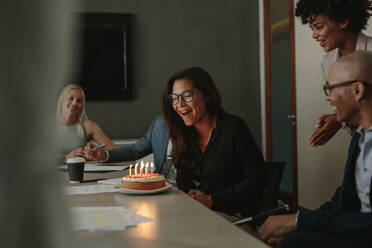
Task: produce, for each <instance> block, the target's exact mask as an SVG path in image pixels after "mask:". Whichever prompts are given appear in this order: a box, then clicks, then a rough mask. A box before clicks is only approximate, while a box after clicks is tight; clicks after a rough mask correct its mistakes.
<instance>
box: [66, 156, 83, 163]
mask: <svg viewBox="0 0 372 248" xmlns="http://www.w3.org/2000/svg"><path fill="white" fill-rule="evenodd" d="M66 163H67V164H75V163H85V159H84V158H81V157H78V158H68V159H67V160H66Z"/></svg>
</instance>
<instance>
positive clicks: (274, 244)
mask: <svg viewBox="0 0 372 248" xmlns="http://www.w3.org/2000/svg"><path fill="white" fill-rule="evenodd" d="M283 239H284V236H282V237H271V238H269V239H268V240H267V241H266V243H267V244H268V245H270V246H271V247H275V248H278V247H279V246H280V243H281V242H282V241H283Z"/></svg>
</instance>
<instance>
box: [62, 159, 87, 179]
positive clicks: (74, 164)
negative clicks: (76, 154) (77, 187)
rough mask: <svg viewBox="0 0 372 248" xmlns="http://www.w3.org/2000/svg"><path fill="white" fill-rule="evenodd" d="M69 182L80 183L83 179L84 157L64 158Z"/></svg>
mask: <svg viewBox="0 0 372 248" xmlns="http://www.w3.org/2000/svg"><path fill="white" fill-rule="evenodd" d="M66 164H67V167H68V175H69V177H70V183H80V182H81V181H83V179H84V166H85V159H84V158H69V159H67V160H66Z"/></svg>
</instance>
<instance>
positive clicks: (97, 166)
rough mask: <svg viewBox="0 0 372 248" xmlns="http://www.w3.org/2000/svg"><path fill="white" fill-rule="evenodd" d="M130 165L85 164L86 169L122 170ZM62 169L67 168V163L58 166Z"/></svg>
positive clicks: (86, 170) (87, 170)
mask: <svg viewBox="0 0 372 248" xmlns="http://www.w3.org/2000/svg"><path fill="white" fill-rule="evenodd" d="M128 167H129V166H128V165H104V164H100V163H97V164H85V166H84V171H85V172H89V171H90V172H91V171H122V170H125V169H126V168H128ZM57 168H58V169H60V170H67V165H66V164H63V165H60V166H58V167H57Z"/></svg>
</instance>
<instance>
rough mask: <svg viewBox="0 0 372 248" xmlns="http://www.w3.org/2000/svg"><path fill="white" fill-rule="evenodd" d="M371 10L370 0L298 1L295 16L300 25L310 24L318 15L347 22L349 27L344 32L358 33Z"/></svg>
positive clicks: (365, 22) (364, 27) (364, 26)
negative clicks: (298, 19) (299, 19)
mask: <svg viewBox="0 0 372 248" xmlns="http://www.w3.org/2000/svg"><path fill="white" fill-rule="evenodd" d="M371 10H372V7H371V0H299V1H298V2H297V4H296V11H295V15H296V16H297V17H301V20H302V24H307V23H308V22H309V20H310V23H311V22H312V21H314V18H315V17H316V16H317V15H319V14H323V15H326V16H328V17H329V18H330V19H331V20H333V21H335V22H338V23H341V22H344V21H347V20H348V21H349V26H348V27H347V28H346V29H345V30H346V31H350V32H352V33H359V32H360V31H362V30H363V29H366V25H367V22H368V18H369V17H370V16H371V14H370V11H371Z"/></svg>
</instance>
